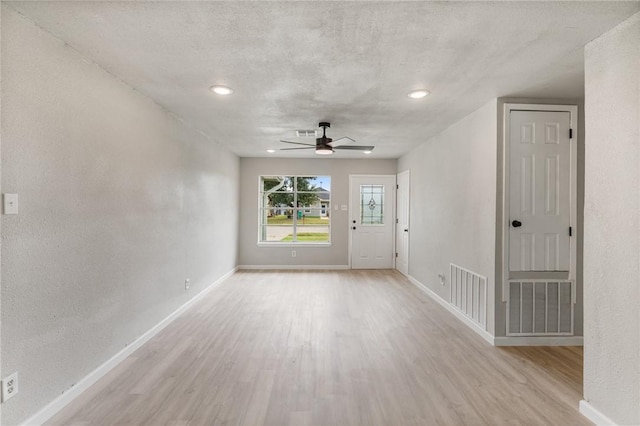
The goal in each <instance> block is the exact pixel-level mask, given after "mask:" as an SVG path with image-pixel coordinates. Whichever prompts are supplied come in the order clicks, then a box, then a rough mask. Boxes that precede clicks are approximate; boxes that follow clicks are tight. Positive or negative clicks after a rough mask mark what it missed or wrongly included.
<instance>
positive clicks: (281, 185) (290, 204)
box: [258, 176, 331, 244]
mask: <svg viewBox="0 0 640 426" xmlns="http://www.w3.org/2000/svg"><path fill="white" fill-rule="evenodd" d="M330 212H331V177H330V176H260V219H259V221H260V222H259V230H260V235H259V239H258V241H259V242H261V243H289V244H291V243H298V244H327V243H329V242H330V241H331V238H330V235H331V218H330Z"/></svg>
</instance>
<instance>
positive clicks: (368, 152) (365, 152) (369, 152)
mask: <svg viewBox="0 0 640 426" xmlns="http://www.w3.org/2000/svg"><path fill="white" fill-rule="evenodd" d="M371 152H372V151H362V153H363V154H371Z"/></svg>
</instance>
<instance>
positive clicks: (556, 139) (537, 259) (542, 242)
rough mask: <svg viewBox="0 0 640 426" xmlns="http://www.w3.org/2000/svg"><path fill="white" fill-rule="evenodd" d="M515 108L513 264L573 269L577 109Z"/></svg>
mask: <svg viewBox="0 0 640 426" xmlns="http://www.w3.org/2000/svg"><path fill="white" fill-rule="evenodd" d="M510 114H511V115H510V122H511V125H510V144H509V150H510V166H509V167H510V172H509V181H510V182H509V188H510V190H509V215H510V217H509V224H510V228H509V229H510V231H509V270H510V271H568V270H569V265H570V243H569V233H570V228H569V227H570V226H571V223H570V220H571V216H570V209H571V182H570V178H571V146H570V137H569V129H570V125H571V113H570V112H562V111H511V113H510Z"/></svg>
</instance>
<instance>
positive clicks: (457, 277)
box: [449, 263, 487, 330]
mask: <svg viewBox="0 0 640 426" xmlns="http://www.w3.org/2000/svg"><path fill="white" fill-rule="evenodd" d="M449 272H450V275H449V276H450V277H451V278H450V279H451V286H450V288H449V289H450V294H449V300H450V303H451V304H452V305H453V306H454V307H455V308H456V309H457V310H459V311H460V312H461V313H462V314H463V315H465V316H466V317H468V318H469V319H470V320H472V321H473V322H475V323H476V324H478V326H480V328H482V329H483V330H486V329H487V278H486V277H483V276H482V275H479V274H476V273H475V272H472V271H470V270H468V269H465V268H463V267H462V266H458V265H455V264H453V263H451V264H449Z"/></svg>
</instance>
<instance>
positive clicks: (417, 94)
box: [407, 89, 429, 99]
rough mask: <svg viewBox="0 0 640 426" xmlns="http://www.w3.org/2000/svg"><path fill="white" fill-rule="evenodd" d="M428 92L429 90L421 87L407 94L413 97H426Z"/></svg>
mask: <svg viewBox="0 0 640 426" xmlns="http://www.w3.org/2000/svg"><path fill="white" fill-rule="evenodd" d="M428 94H429V91H428V90H425V89H420V90H413V91H411V92H409V93H408V94H407V96H408V97H410V98H412V99H421V98H424V97H425V96H427V95H428Z"/></svg>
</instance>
